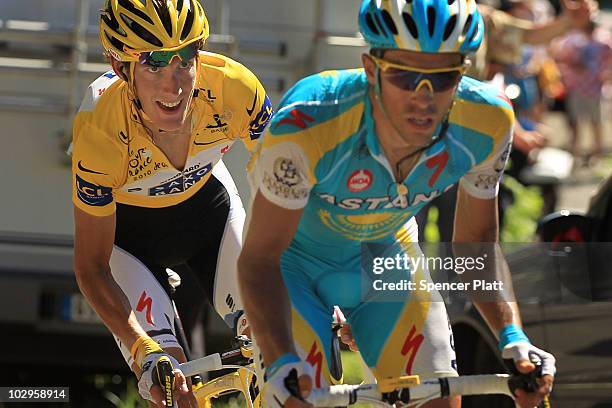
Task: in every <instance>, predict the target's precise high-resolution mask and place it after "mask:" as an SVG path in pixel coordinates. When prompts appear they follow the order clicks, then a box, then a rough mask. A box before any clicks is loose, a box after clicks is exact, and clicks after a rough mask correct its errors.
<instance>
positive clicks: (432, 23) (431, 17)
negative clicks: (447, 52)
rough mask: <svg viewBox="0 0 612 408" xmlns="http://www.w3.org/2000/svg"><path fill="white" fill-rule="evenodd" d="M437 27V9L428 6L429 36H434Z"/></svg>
mask: <svg viewBox="0 0 612 408" xmlns="http://www.w3.org/2000/svg"><path fill="white" fill-rule="evenodd" d="M435 28H436V9H435V8H433V6H429V7H427V31H429V36H430V37H433V34H434V29H435Z"/></svg>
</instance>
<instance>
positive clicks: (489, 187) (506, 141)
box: [460, 107, 514, 199]
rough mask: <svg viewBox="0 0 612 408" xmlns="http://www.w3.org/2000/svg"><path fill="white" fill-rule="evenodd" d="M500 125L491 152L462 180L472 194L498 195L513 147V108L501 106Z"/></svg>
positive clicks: (485, 196)
mask: <svg viewBox="0 0 612 408" xmlns="http://www.w3.org/2000/svg"><path fill="white" fill-rule="evenodd" d="M499 112H500V118H499V119H498V120H497V122H498V123H499V127H498V128H497V130H496V132H495V133H494V134H493V135H492V136H493V138H494V144H493V148H492V150H491V153H490V154H489V155H488V156H487V157H486V158H485V160H483V161H482V162H481V163H478V164H476V165H475V166H473V167H472V168H471V169H470V170H469V171H468V172H467V173H466V174H465V175H464V176H463V177H462V178H461V180H460V185H461V187H463V188H464V189H465V190H466V191H467V192H468V193H469V194H470V195H471V196H473V197H476V198H481V199H491V198H495V197H496V196H497V193H498V191H499V182H500V180H501V178H502V175H503V173H504V168H505V166H506V162H507V161H508V156H509V155H510V151H511V149H512V133H513V124H514V114H513V113H512V110H511V108H509V107H507V108H501V107H500V111H499Z"/></svg>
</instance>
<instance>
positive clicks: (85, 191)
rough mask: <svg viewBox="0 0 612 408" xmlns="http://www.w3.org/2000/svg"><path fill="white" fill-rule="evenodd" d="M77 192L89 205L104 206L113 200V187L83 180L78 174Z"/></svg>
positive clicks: (80, 198)
mask: <svg viewBox="0 0 612 408" xmlns="http://www.w3.org/2000/svg"><path fill="white" fill-rule="evenodd" d="M76 193H77V197H78V198H79V200H81V201H82V202H84V203H85V204H87V205H93V206H96V207H103V206H105V205H107V204H110V203H112V202H113V189H112V188H110V187H104V186H99V185H97V184H93V183H90V182H89V181H85V180H83V179H82V178H81V177H79V175H78V174H77V175H76Z"/></svg>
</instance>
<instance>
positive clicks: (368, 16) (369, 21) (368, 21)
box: [365, 13, 380, 35]
mask: <svg viewBox="0 0 612 408" xmlns="http://www.w3.org/2000/svg"><path fill="white" fill-rule="evenodd" d="M365 22H366V25H367V26H368V28H369V29H370V31H372V32H373V33H374V34H375V35H379V34H380V32H379V31H378V28H377V27H376V24H374V19H373V18H372V14H370V13H368V14H366V15H365Z"/></svg>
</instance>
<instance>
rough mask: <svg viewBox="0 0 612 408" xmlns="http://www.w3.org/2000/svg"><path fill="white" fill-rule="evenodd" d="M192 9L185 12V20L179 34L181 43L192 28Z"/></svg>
mask: <svg viewBox="0 0 612 408" xmlns="http://www.w3.org/2000/svg"><path fill="white" fill-rule="evenodd" d="M179 10H180V9H179ZM193 11H194V10H193V9H192V8H189V11H188V12H187V18H186V19H185V24H184V25H183V31H182V32H181V41H183V40H184V39H185V38H187V36H188V35H189V33H190V32H191V28H192V27H193V17H194V15H193Z"/></svg>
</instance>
